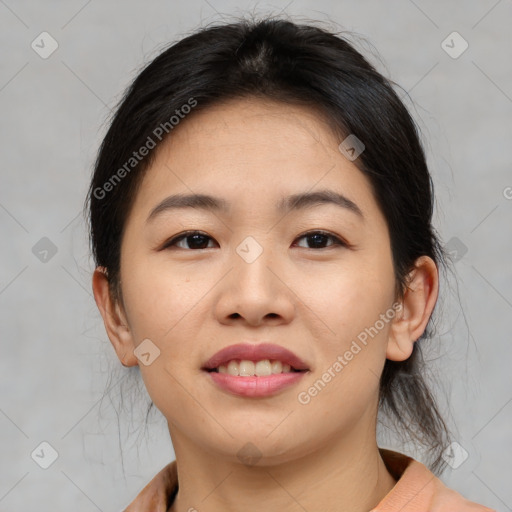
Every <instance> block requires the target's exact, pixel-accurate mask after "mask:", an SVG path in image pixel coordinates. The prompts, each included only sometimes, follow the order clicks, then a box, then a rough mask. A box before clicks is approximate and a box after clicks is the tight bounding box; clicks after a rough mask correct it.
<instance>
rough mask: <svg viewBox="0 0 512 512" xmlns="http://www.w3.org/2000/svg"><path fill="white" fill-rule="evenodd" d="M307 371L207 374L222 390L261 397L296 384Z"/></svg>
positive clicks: (239, 394) (244, 395) (251, 396)
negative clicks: (263, 373)
mask: <svg viewBox="0 0 512 512" xmlns="http://www.w3.org/2000/svg"><path fill="white" fill-rule="evenodd" d="M306 373H309V372H293V373H278V374H274V375H268V376H265V377H256V376H254V377H238V376H234V375H228V374H227V373H216V372H210V373H208V376H209V377H210V378H211V379H212V381H213V382H214V383H215V384H216V385H217V386H219V387H220V388H221V389H223V390H224V391H228V392H229V393H232V394H234V395H238V396H242V397H249V398H262V397H267V396H270V395H274V394H276V393H277V392H279V391H281V390H283V389H286V388H288V387H290V386H293V385H294V384H297V383H298V382H299V381H300V379H302V377H303V376H304V375H305V374H306Z"/></svg>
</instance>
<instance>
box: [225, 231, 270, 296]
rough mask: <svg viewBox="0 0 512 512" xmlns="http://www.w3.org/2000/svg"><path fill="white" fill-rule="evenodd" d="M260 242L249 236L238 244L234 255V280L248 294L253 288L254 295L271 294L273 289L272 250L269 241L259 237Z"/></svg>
mask: <svg viewBox="0 0 512 512" xmlns="http://www.w3.org/2000/svg"><path fill="white" fill-rule="evenodd" d="M259 239H260V241H258V240H257V239H256V238H255V237H253V236H247V237H246V238H244V239H243V240H242V242H240V244H238V246H237V247H236V249H235V253H234V254H233V265H234V267H235V268H234V274H235V275H234V278H235V279H236V280H237V283H238V285H239V288H241V289H242V288H243V290H242V291H244V292H248V291H250V289H251V288H252V289H253V291H254V293H253V295H254V294H258V293H265V292H266V293H269V292H270V290H269V288H273V287H274V286H273V283H272V277H273V274H272V272H270V270H269V268H268V267H269V266H270V265H271V259H272V249H271V248H270V247H269V239H268V238H266V239H265V240H264V239H263V237H262V236H260V237H259Z"/></svg>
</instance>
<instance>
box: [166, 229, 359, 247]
mask: <svg viewBox="0 0 512 512" xmlns="http://www.w3.org/2000/svg"><path fill="white" fill-rule="evenodd" d="M194 235H201V236H203V237H205V238H209V239H210V240H213V239H212V237H210V236H208V235H207V234H206V233H203V232H202V231H186V232H184V233H181V234H180V235H177V236H175V237H174V238H171V239H170V240H169V241H167V242H166V243H165V244H164V246H163V247H162V249H169V248H171V247H173V246H176V244H177V243H179V242H180V241H182V240H186V239H187V238H188V237H190V236H194ZM313 235H323V236H325V237H327V238H330V239H331V240H333V241H334V243H332V244H331V245H328V246H327V247H320V248H315V247H302V248H303V249H313V250H322V249H329V248H332V247H335V246H341V247H349V244H348V243H346V242H345V241H344V240H342V239H341V238H339V237H337V236H336V235H333V234H332V233H329V232H328V231H322V230H313V231H308V232H306V233H303V234H302V235H300V236H298V237H297V239H301V238H305V237H308V236H313ZM180 249H183V248H182V247H180ZM206 249H211V247H206ZM185 250H191V251H199V250H203V249H185Z"/></svg>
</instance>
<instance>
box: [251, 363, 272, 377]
mask: <svg viewBox="0 0 512 512" xmlns="http://www.w3.org/2000/svg"><path fill="white" fill-rule="evenodd" d="M254 372H255V373H256V375H257V376H258V377H263V376H265V375H272V367H271V366H270V361H269V360H268V359H264V360H263V361H258V362H257V363H256V366H255V367H254Z"/></svg>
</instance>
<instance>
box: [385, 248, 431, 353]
mask: <svg viewBox="0 0 512 512" xmlns="http://www.w3.org/2000/svg"><path fill="white" fill-rule="evenodd" d="M407 280H408V284H407V289H406V291H405V294H404V298H403V303H402V309H401V311H400V313H399V314H397V316H396V317H395V318H394V319H393V322H392V324H391V329H390V333H389V340H388V346H387V350H386V358H387V359H391V360H392V361H405V360H406V359H407V358H408V357H409V356H410V355H411V354H412V350H413V348H414V342H415V341H416V340H417V339H418V338H419V337H420V336H421V335H422V334H423V332H424V331H425V327H426V326H427V323H428V320H429V318H430V315H431V314H432V311H433V309H434V306H435V304H436V301H437V295H438V289H439V275H438V271H437V267H436V264H435V262H434V260H432V258H430V257H428V256H421V257H420V258H418V259H417V260H416V263H415V268H414V270H412V271H411V272H410V273H409V275H408V276H407Z"/></svg>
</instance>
